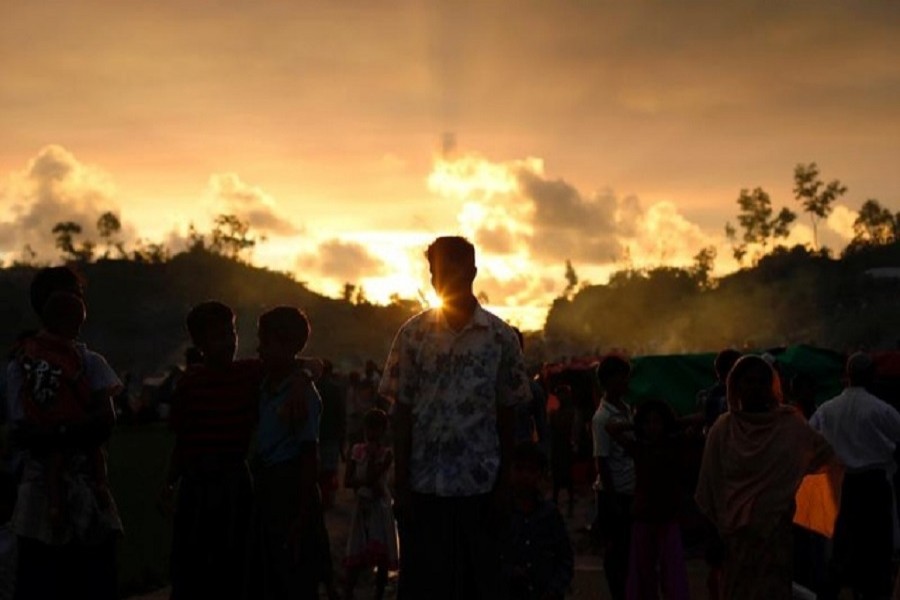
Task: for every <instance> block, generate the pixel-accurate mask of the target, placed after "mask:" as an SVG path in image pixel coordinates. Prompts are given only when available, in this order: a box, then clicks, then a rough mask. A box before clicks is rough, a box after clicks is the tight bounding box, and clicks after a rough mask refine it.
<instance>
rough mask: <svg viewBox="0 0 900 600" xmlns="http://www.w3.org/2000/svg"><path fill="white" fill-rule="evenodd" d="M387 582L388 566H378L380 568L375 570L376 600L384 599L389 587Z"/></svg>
mask: <svg viewBox="0 0 900 600" xmlns="http://www.w3.org/2000/svg"><path fill="white" fill-rule="evenodd" d="M387 580H388V568H387V565H378V568H377V569H376V570H375V600H382V598H384V588H386V587H387Z"/></svg>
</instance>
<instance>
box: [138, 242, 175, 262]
mask: <svg viewBox="0 0 900 600" xmlns="http://www.w3.org/2000/svg"><path fill="white" fill-rule="evenodd" d="M131 256H132V259H133V260H134V261H135V262H144V263H151V264H162V263H164V262H167V261H168V260H169V259H170V258H171V256H172V254H171V252H170V251H169V248H168V246H166V245H165V244H163V243H157V242H153V243H147V242H145V241H144V240H141V239H139V240H138V241H137V242H135V244H134V250H133V251H132V253H131Z"/></svg>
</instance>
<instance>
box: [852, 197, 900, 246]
mask: <svg viewBox="0 0 900 600" xmlns="http://www.w3.org/2000/svg"><path fill="white" fill-rule="evenodd" d="M898 239H900V213H897V215H893V214H891V211H890V210H888V209H887V208H884V207H883V206H881V203H880V202H878V200H874V199H869V200H866V201H865V202H864V203H863V205H862V206H861V207H860V209H859V214H858V215H857V217H856V220H855V221H853V242H852V243H854V244H858V245H873V246H881V245H884V244H890V243H892V242H895V241H897V240H898Z"/></svg>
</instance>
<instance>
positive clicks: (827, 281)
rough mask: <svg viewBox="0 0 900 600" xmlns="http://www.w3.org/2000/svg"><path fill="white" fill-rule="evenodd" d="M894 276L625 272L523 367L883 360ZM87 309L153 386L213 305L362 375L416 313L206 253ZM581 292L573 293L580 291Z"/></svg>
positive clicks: (559, 309)
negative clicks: (827, 356) (293, 310)
mask: <svg viewBox="0 0 900 600" xmlns="http://www.w3.org/2000/svg"><path fill="white" fill-rule="evenodd" d="M898 265H900V243H898V242H894V243H891V244H886V245H876V246H865V247H863V248H861V249H860V250H858V251H856V252H852V253H849V254H847V255H846V256H844V257H842V258H840V259H832V258H829V257H827V256H826V255H825V253H816V252H811V251H809V250H807V249H805V248H803V247H795V248H794V249H793V250H787V249H783V248H782V249H778V250H776V251H775V252H774V253H773V254H771V255H768V256H766V257H764V258H763V259H762V260H760V262H759V264H758V265H757V266H755V267H752V268H747V269H744V270H741V271H739V272H737V273H734V274H732V275H729V276H726V277H724V278H721V279H718V280H715V279H711V278H709V274H708V273H705V274H704V273H702V272H698V271H696V270H690V269H678V268H669V267H666V268H658V269H654V270H650V271H641V270H625V271H621V272H619V273H617V274H616V275H614V276H613V278H612V279H611V281H610V283H609V284H606V285H584V286H581V287H580V288H578V286H577V285H576V286H573V289H571V290H570V293H569V295H568V296H563V297H560V298H558V299H557V300H556V302H555V303H554V305H553V307H552V309H551V311H550V313H549V315H548V317H547V323H546V327H545V329H544V331H543V332H538V333H536V334H534V335H530V336H529V338H528V343H527V344H526V345H527V354H528V358H529V361H530V362H532V363H538V362H542V361H547V360H556V359H559V358H560V357H563V356H572V355H578V354H585V353H596V352H604V351H608V350H610V349H613V348H617V349H624V350H625V351H627V352H629V353H631V354H660V353H680V352H699V351H715V350H718V349H720V348H722V347H725V346H738V347H749V348H766V347H772V346H779V345H786V344H794V343H807V344H814V345H819V346H823V347H829V348H833V349H836V350H849V349H855V348H860V347H866V348H889V347H894V346H895V345H896V344H897V342H898V340H900V313H898V311H897V299H898V298H900V278H896V277H887V278H875V277H872V276H871V275H867V272H870V270H872V269H877V268H888V267H896V266H898ZM74 266H75V268H76V269H78V270H79V271H80V272H81V273H82V275H83V276H84V278H85V280H86V295H87V303H88V307H89V313H90V314H89V317H88V322H87V324H86V326H85V328H84V331H83V339H84V340H85V341H86V342H87V343H88V344H89V345H90V346H92V347H95V348H97V349H98V350H99V351H101V352H102V353H104V354H105V355H106V356H107V357H108V358H109V360H110V362H111V363H112V364H113V366H114V367H115V368H116V369H117V370H119V371H133V372H137V373H139V374H149V373H154V372H159V371H161V370H163V369H165V368H167V367H168V366H169V365H173V364H181V363H182V362H183V358H182V357H183V353H184V350H185V349H186V348H187V346H188V345H189V340H188V336H187V332H186V330H185V328H184V318H185V315H186V314H187V311H188V310H189V308H190V307H191V306H192V305H194V304H196V303H197V302H200V301H203V300H207V299H220V300H222V301H224V302H226V303H228V304H229V305H231V306H232V307H233V308H234V309H235V312H236V313H237V315H238V321H237V324H238V331H239V335H240V340H241V343H240V348H239V355H240V356H245V357H246V356H253V355H254V353H255V350H256V340H255V320H256V318H257V317H258V316H259V314H260V313H261V312H263V311H264V310H266V309H268V308H271V307H273V306H276V305H279V304H293V305H297V306H300V307H302V308H303V309H304V310H305V311H306V312H307V313H308V314H309V316H310V319H311V321H312V327H313V332H312V336H311V338H310V343H309V347H308V350H307V353H308V354H311V355H315V356H321V357H326V358H329V359H331V360H333V361H334V362H335V363H336V364H337V365H338V367H339V368H343V369H355V368H359V367H360V366H361V365H362V363H363V362H364V361H365V360H367V359H373V360H375V361H376V362H377V363H380V362H381V361H382V360H384V357H385V356H386V353H387V351H388V349H389V346H390V343H391V341H392V339H393V336H394V334H395V333H396V331H397V329H398V327H399V326H400V325H401V324H402V323H403V322H404V321H405V320H406V319H408V318H409V317H410V316H412V315H413V314H415V313H416V312H417V311H418V310H420V309H421V305H420V304H419V302H418V301H414V300H403V299H399V298H397V299H395V301H394V303H393V304H391V305H388V306H377V305H373V304H370V303H368V302H367V301H366V300H365V299H364V298H363V297H360V296H358V295H357V296H356V297H353V296H352V295H348V298H347V299H340V300H339V299H333V298H327V297H325V296H322V295H319V294H316V293H314V292H311V291H310V290H309V289H307V288H306V287H305V286H304V285H303V284H302V283H298V282H297V281H295V280H293V279H292V278H291V277H289V276H287V275H284V274H281V273H276V272H273V271H268V270H265V269H260V268H257V267H253V266H250V265H247V264H245V263H242V262H240V261H238V260H236V259H234V258H229V257H227V256H223V255H221V254H217V253H214V252H210V251H209V250H204V249H195V250H194V251H190V252H184V253H181V254H178V255H176V256H174V257H172V258H170V259H167V260H162V261H160V262H149V261H145V260H141V261H137V260H121V259H120V260H109V259H101V260H99V261H97V262H92V263H89V262H82V263H75V264H74ZM34 272H35V267H33V266H13V267H7V268H4V269H2V270H0V343H2V344H4V345H5V346H7V347H8V346H9V345H10V344H11V343H12V342H13V340H14V338H15V336H16V334H17V333H18V332H19V331H22V330H24V329H28V328H31V327H35V326H36V320H35V318H34V317H33V315H32V311H31V309H30V307H29V305H28V294H27V289H28V284H29V281H30V280H31V277H32V276H33V274H34ZM576 290H577V291H576Z"/></svg>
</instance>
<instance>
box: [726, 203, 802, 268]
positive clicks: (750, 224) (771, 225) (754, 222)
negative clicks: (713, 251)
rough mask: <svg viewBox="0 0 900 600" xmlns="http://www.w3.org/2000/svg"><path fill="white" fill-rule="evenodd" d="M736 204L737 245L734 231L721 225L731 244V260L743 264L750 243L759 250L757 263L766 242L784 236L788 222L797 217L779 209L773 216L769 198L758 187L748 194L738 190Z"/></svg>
mask: <svg viewBox="0 0 900 600" xmlns="http://www.w3.org/2000/svg"><path fill="white" fill-rule="evenodd" d="M737 203H738V207H739V208H740V212H739V213H738V224H739V225H740V227H741V229H742V230H743V234H742V235H741V238H740V239H741V241H740V243H738V241H737V239H738V232H737V230H736V229H735V228H734V226H733V225H732V224H731V223H726V224H725V235H726V236H727V237H728V239H729V240H731V242H732V251H733V253H734V258H735V260H737V261H738V262H743V260H744V256H746V254H747V251H748V246H749V245H751V244H752V245H756V246H759V248H760V252H759V253H758V254H757V256H756V258H757V260H758V259H759V257H760V256H762V255H764V254H765V253H766V249H767V247H768V245H769V242H770V241H774V240H776V239H778V238H785V237H787V236H788V234H789V233H790V226H791V223H793V222H794V221H795V220H796V219H797V215H796V214H795V213H794V212H792V211H791V210H790V209H788V208H782V209H781V211H780V212H779V213H778V214H777V215H775V216H774V217H773V216H772V214H773V213H774V210H773V209H772V199H771V198H770V197H769V194H768V193H767V192H766V191H765V190H763V189H762V188H760V187H757V188H755V189H754V190H753V191H752V192H751V191H748V190H747V189H742V190H741V192H740V194H739V195H738V199H737Z"/></svg>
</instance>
